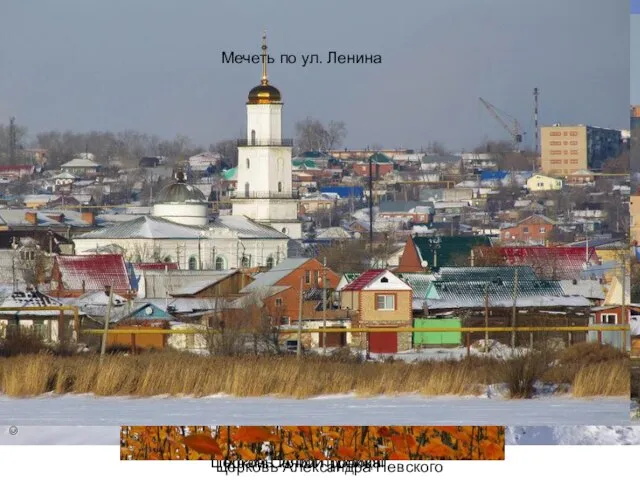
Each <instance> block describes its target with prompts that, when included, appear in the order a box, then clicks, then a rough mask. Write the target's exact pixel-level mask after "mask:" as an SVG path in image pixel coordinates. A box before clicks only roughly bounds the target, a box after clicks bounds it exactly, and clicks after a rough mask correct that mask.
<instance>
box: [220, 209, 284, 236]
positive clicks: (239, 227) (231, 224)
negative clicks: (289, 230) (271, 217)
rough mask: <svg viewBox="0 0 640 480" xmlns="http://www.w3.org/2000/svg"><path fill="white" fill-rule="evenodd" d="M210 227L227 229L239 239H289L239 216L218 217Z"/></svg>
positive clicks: (269, 228) (282, 234)
mask: <svg viewBox="0 0 640 480" xmlns="http://www.w3.org/2000/svg"><path fill="white" fill-rule="evenodd" d="M211 226H212V227H218V228H219V227H222V228H227V229H229V230H231V231H234V232H237V233H238V237H239V238H281V239H288V238H289V237H288V236H287V235H285V234H284V233H281V232H279V231H277V230H275V229H274V228H271V227H267V226H266V225H261V224H259V223H257V222H254V221H253V220H251V219H249V218H247V217H245V216H240V215H220V216H218V217H217V218H216V219H215V220H214V221H213V223H212V225H211Z"/></svg>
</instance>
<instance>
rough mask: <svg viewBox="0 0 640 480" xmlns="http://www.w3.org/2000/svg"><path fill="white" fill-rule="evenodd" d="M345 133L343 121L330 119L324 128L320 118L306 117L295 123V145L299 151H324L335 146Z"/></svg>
mask: <svg viewBox="0 0 640 480" xmlns="http://www.w3.org/2000/svg"><path fill="white" fill-rule="evenodd" d="M346 135H347V128H346V125H345V123H344V122H339V121H334V120H332V121H330V122H329V124H328V126H327V127H326V128H325V126H324V125H323V124H322V122H321V121H320V120H317V119H315V118H312V117H307V118H305V119H304V120H301V121H299V122H297V123H296V146H297V148H298V150H299V151H301V152H306V151H313V152H326V151H328V150H331V149H334V148H337V147H339V146H340V145H342V142H343V141H344V138H345V137H346Z"/></svg>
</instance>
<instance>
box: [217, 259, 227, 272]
mask: <svg viewBox="0 0 640 480" xmlns="http://www.w3.org/2000/svg"><path fill="white" fill-rule="evenodd" d="M226 267H227V265H226V262H225V261H224V258H222V257H216V270H226Z"/></svg>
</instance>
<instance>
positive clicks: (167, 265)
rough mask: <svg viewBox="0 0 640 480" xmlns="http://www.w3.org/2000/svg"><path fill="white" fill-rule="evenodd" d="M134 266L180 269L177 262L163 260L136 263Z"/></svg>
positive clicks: (150, 268)
mask: <svg viewBox="0 0 640 480" xmlns="http://www.w3.org/2000/svg"><path fill="white" fill-rule="evenodd" d="M133 266H134V268H137V269H138V270H165V269H169V270H178V264H177V263H175V262H174V263H161V262H157V263H134V264H133Z"/></svg>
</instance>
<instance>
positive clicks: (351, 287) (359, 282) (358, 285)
mask: <svg viewBox="0 0 640 480" xmlns="http://www.w3.org/2000/svg"><path fill="white" fill-rule="evenodd" d="M384 272H386V270H384V269H372V270H367V271H366V272H364V273H363V274H361V275H360V276H359V277H358V278H356V279H355V280H354V281H353V282H351V283H349V284H348V285H347V286H346V287H344V288H343V289H342V291H343V292H348V291H358V290H362V289H363V288H364V287H366V286H367V285H369V284H370V283H371V282H373V281H374V280H375V279H376V278H378V277H379V276H380V275H382V274H383V273H384Z"/></svg>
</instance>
